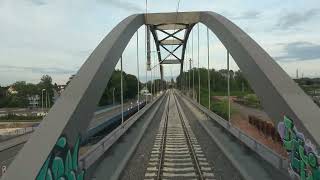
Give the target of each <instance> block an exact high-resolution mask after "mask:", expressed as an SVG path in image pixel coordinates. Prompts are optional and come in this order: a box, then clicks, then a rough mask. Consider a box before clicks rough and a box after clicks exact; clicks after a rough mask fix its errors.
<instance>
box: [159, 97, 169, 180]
mask: <svg viewBox="0 0 320 180" xmlns="http://www.w3.org/2000/svg"><path fill="white" fill-rule="evenodd" d="M168 102H170V95H169V96H168ZM164 113H166V116H165V122H164V127H163V130H162V139H161V150H160V158H159V165H158V172H157V179H158V180H160V179H161V173H162V165H163V160H164V153H165V146H166V139H167V127H168V114H169V104H168V106H167V108H166V111H165V112H164Z"/></svg>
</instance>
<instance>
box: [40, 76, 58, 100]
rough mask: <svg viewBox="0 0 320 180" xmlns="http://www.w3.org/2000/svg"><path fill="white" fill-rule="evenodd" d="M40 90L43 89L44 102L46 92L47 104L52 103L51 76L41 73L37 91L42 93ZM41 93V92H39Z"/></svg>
mask: <svg viewBox="0 0 320 180" xmlns="http://www.w3.org/2000/svg"><path fill="white" fill-rule="evenodd" d="M42 90H45V91H44V92H43V99H44V102H45V99H46V93H47V94H48V96H49V104H50V105H52V104H53V96H54V94H53V84H52V78H51V76H49V75H43V76H42V77H41V80H40V83H39V84H38V91H39V93H42ZM40 95H42V94H40Z"/></svg>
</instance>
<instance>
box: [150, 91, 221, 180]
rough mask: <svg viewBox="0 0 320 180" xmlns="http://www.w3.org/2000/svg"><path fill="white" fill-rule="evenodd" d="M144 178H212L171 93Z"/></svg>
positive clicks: (206, 162) (209, 169)
mask: <svg viewBox="0 0 320 180" xmlns="http://www.w3.org/2000/svg"><path fill="white" fill-rule="evenodd" d="M168 101H169V103H168V106H167V107H165V108H166V109H165V112H164V113H163V116H162V119H161V122H160V126H159V130H158V133H157V135H156V138H155V141H154V145H153V149H152V152H151V156H150V159H149V163H148V167H147V170H146V173H145V179H146V180H147V179H148V180H151V179H153V180H154V179H157V180H159V179H215V177H214V173H213V168H212V167H211V166H210V164H209V163H208V161H207V159H206V157H205V155H204V153H203V151H202V149H201V146H200V145H199V144H198V141H197V138H196V137H195V135H194V134H193V132H192V129H191V127H190V125H189V123H188V121H187V119H186V118H185V116H184V114H183V112H182V109H181V106H180V105H179V102H178V100H177V99H176V97H175V95H174V93H173V92H172V91H170V93H169V98H168Z"/></svg>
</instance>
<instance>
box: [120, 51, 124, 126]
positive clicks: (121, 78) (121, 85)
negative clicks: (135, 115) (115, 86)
mask: <svg viewBox="0 0 320 180" xmlns="http://www.w3.org/2000/svg"><path fill="white" fill-rule="evenodd" d="M120 68H121V76H120V80H121V82H120V87H121V124H123V77H122V71H123V69H122V56H121V57H120Z"/></svg>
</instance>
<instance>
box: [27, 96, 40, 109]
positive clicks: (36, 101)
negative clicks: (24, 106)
mask: <svg viewBox="0 0 320 180" xmlns="http://www.w3.org/2000/svg"><path fill="white" fill-rule="evenodd" d="M28 101H29V107H32V108H36V107H39V105H40V96H39V95H31V96H28Z"/></svg>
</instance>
